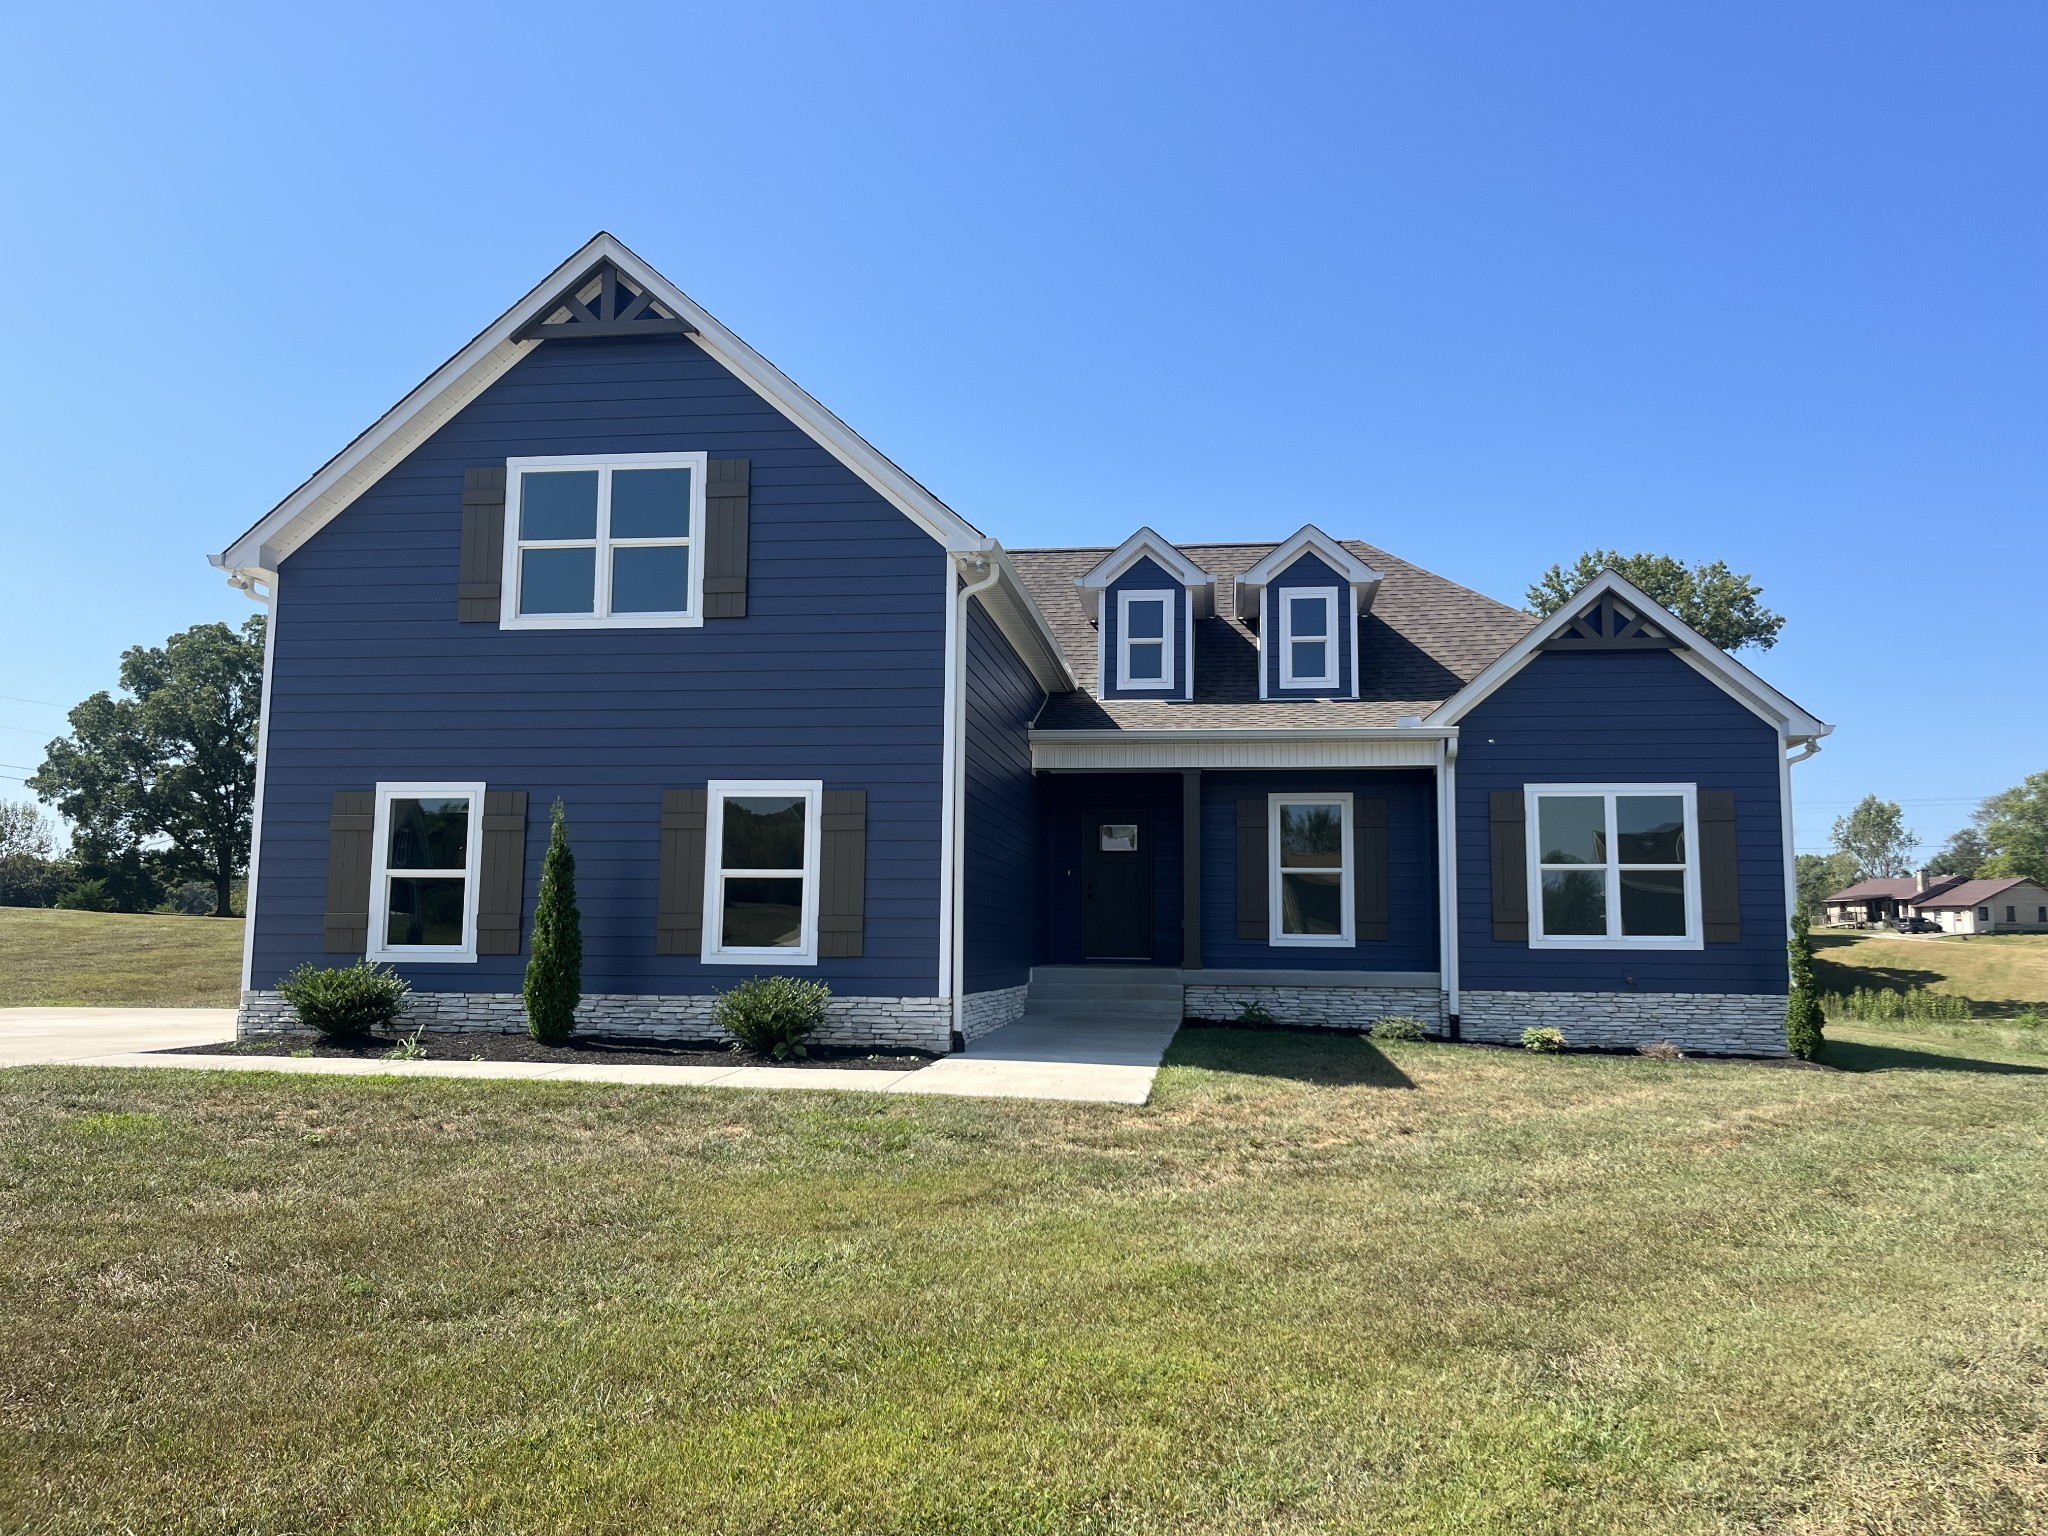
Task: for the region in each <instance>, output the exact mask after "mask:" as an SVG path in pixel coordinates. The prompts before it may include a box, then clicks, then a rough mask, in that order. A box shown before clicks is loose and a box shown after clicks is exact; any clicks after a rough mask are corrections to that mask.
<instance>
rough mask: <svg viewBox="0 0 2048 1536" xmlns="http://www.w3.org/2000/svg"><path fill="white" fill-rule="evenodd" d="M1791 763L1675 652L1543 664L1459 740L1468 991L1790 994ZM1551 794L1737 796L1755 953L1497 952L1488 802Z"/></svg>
mask: <svg viewBox="0 0 2048 1536" xmlns="http://www.w3.org/2000/svg"><path fill="white" fill-rule="evenodd" d="M1780 750H1781V749H1780V747H1779V744H1778V733H1777V731H1776V730H1775V729H1774V728H1773V727H1771V726H1769V725H1766V724H1765V723H1764V722H1763V721H1762V720H1760V719H1758V718H1757V716H1756V715H1754V714H1752V713H1751V712H1750V711H1749V710H1748V709H1746V708H1745V707H1744V706H1743V705H1741V704H1739V703H1737V702H1736V700H1735V699H1733V698H1731V697H1730V696H1729V695H1728V694H1727V693H1725V692H1723V691H1722V690H1721V689H1720V688H1718V687H1716V686H1715V685H1714V684H1713V683H1710V682H1708V681H1707V679H1706V678H1704V677H1702V676H1701V675H1700V674H1699V673H1698V672H1696V671H1694V670H1693V669H1692V667H1691V666H1689V665H1688V664H1687V663H1686V662H1684V661H1682V660H1681V659H1679V658H1678V657H1677V656H1675V655H1672V654H1671V653H1669V652H1664V651H1622V652H1607V653H1596V654H1590V655H1573V654H1569V653H1551V654H1548V655H1543V656H1539V657H1538V658H1537V659H1536V660H1535V661H1533V662H1531V663H1530V664H1529V665H1528V666H1527V667H1526V668H1524V669H1523V670H1522V671H1521V672H1520V673H1518V674H1516V675H1515V676H1514V677H1513V678H1512V679H1510V680H1509V681H1508V682H1507V683H1505V684H1504V685H1502V687H1501V688H1500V689H1499V690H1498V691H1497V692H1496V693H1494V694H1493V695H1492V696H1491V697H1489V698H1487V699H1486V700H1485V701H1484V702H1483V703H1481V704H1480V705H1479V706H1478V707H1477V708H1475V709H1474V710H1472V711H1471V713H1469V714H1468V715H1466V716H1465V718H1464V720H1463V721H1462V722H1461V728H1460V730H1459V745H1458V924H1459V930H1458V931H1459V947H1460V956H1459V970H1460V976H1461V980H1462V983H1463V985H1464V986H1465V987H1466V988H1467V989H1468V990H1471V991H1486V990H1496V989H1497V990H1511V991H1535V992H1559V991H1591V992H1598V991H1647V992H1777V993H1782V992H1783V991H1784V990H1785V987H1786V978H1785V920H1786V912H1785V849H1784V841H1783V837H1782V821H1781V811H1780V804H1779V756H1780ZM1537 783H1573V784H1586V783H1603V784H1626V783H1643V784H1681V783H1682V784H1696V785H1698V786H1699V787H1701V788H1702V789H1731V790H1733V791H1734V792H1735V836H1736V846H1737V870H1738V879H1739V884H1740V888H1741V910H1742V937H1741V941H1740V942H1739V943H1735V944H1709V945H1707V946H1705V947H1704V948H1702V949H1696V950H1630V951H1613V950H1606V951H1603V950H1578V949H1574V950H1558V949H1531V948H1529V947H1528V946H1527V945H1526V944H1519V943H1505V942H1496V941H1495V939H1494V937H1493V917H1492V910H1493V909H1492V900H1493V897H1492V892H1493V872H1492V868H1491V859H1492V843H1491V838H1490V834H1489V828H1488V814H1489V812H1488V794H1489V792H1490V791H1493V790H1497V789H1512V790H1516V791H1520V790H1521V789H1522V787H1523V786H1524V785H1525V784H1537Z"/></svg>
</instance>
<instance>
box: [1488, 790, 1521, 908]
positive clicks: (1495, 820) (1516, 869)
mask: <svg viewBox="0 0 2048 1536" xmlns="http://www.w3.org/2000/svg"><path fill="white" fill-rule="evenodd" d="M1486 804H1487V816H1488V821H1489V823H1490V825H1491V831H1492V842H1493V936H1494V938H1495V939H1496V940H1498V941H1500V942H1502V943H1508V944H1526V943H1528V942H1529V837H1528V815H1529V813H1528V808H1527V805H1526V803H1525V802H1524V800H1523V798H1522V792H1521V791H1520V790H1519V789H1496V790H1494V791H1493V792H1492V793H1491V794H1489V795H1488V796H1487V797H1486Z"/></svg>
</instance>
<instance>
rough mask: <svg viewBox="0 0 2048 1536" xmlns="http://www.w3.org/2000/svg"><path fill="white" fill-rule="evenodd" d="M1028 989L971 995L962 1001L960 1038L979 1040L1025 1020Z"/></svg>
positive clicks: (1010, 989) (1009, 989)
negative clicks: (996, 1030) (1006, 1026)
mask: <svg viewBox="0 0 2048 1536" xmlns="http://www.w3.org/2000/svg"><path fill="white" fill-rule="evenodd" d="M1030 991H1031V989H1030V988H1029V987H1003V988H1001V989H999V990H997V991H994V992H970V993H968V994H967V996H965V997H963V998H962V999H961V1000H960V1038H961V1039H963V1040H978V1039H980V1038H981V1037H982V1036H983V1035H985V1034H987V1033H988V1032H989V1031H990V1030H992V1029H1001V1028H1002V1027H1003V1026H1004V1025H1005V1024H1014V1023H1016V1022H1017V1021H1018V1020H1019V1019H1021V1018H1023V1017H1024V1003H1025V999H1026V998H1027V996H1028V995H1029V994H1030Z"/></svg>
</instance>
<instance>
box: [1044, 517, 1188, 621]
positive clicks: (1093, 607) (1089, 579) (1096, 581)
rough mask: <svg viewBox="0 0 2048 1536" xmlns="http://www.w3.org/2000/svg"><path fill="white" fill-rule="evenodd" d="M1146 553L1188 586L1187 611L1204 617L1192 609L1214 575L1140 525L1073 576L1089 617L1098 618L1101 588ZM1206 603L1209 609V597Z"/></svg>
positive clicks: (1106, 585)
mask: <svg viewBox="0 0 2048 1536" xmlns="http://www.w3.org/2000/svg"><path fill="white" fill-rule="evenodd" d="M1147 555H1150V556H1151V557H1152V558H1153V559H1154V560H1155V561H1157V562H1158V564H1159V566H1160V568H1161V569H1162V570H1164V571H1165V572H1166V573H1167V575H1169V576H1171V577H1172V578H1173V579H1174V580H1175V581H1177V582H1179V583H1180V584H1181V585H1182V586H1184V587H1186V588H1187V589H1188V603H1189V611H1190V613H1191V614H1192V615H1193V616H1194V617H1196V618H1201V617H1204V615H1203V614H1201V613H1198V612H1195V609H1196V608H1197V607H1198V606H1200V604H1201V595H1202V594H1203V593H1204V592H1205V591H1206V592H1213V591H1214V590H1215V587H1216V578H1215V577H1214V576H1212V575H1210V574H1209V573H1208V572H1207V571H1205V570H1203V569H1202V568H1201V567H1200V566H1199V565H1197V564H1195V562H1194V561H1192V560H1190V559H1189V558H1188V557H1187V556H1186V555H1184V554H1182V553H1181V552H1180V551H1179V550H1178V549H1175V548H1174V547H1173V545H1172V544H1170V543H1169V542H1168V541H1167V540H1165V539H1164V538H1162V537H1160V535H1159V534H1157V533H1156V532H1154V531H1153V530H1152V529H1150V528H1140V529H1139V530H1138V531H1137V532H1136V533H1134V534H1132V535H1131V536H1130V537H1129V538H1128V539H1125V540H1124V541H1123V543H1121V544H1119V545H1117V547H1116V548H1115V549H1113V550H1111V551H1110V552H1109V553H1108V555H1106V556H1104V557H1103V559H1102V561H1101V563H1100V564H1098V565H1097V566H1096V567H1095V568H1094V569H1093V570H1091V571H1086V572H1084V573H1083V574H1081V575H1079V576H1076V577H1075V578H1074V585H1075V586H1077V587H1079V588H1080V589H1081V601H1082V603H1083V604H1084V605H1085V606H1086V607H1087V608H1088V610H1089V617H1090V618H1092V619H1094V620H1095V622H1096V623H1098V624H1100V623H1101V622H1102V594H1103V592H1104V591H1105V590H1106V589H1107V588H1108V587H1109V585H1110V583H1111V582H1113V581H1115V580H1116V579H1117V577H1119V576H1121V575H1123V573H1124V572H1125V571H1127V570H1129V569H1130V568H1131V567H1132V566H1134V565H1136V564H1137V563H1138V561H1139V560H1141V559H1143V558H1144V557H1145V556H1147ZM1209 607H1210V610H1211V611H1212V612H1213V611H1214V604H1213V601H1212V602H1211V603H1210V605H1209Z"/></svg>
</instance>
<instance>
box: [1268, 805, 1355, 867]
mask: <svg viewBox="0 0 2048 1536" xmlns="http://www.w3.org/2000/svg"><path fill="white" fill-rule="evenodd" d="M1343 863H1344V807H1343V806H1341V805H1283V806H1281V807H1280V865H1281V867H1282V868H1283V869H1336V868H1339V867H1341V866H1342V865H1343Z"/></svg>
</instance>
